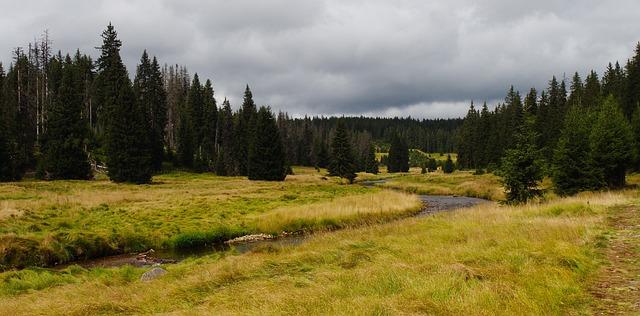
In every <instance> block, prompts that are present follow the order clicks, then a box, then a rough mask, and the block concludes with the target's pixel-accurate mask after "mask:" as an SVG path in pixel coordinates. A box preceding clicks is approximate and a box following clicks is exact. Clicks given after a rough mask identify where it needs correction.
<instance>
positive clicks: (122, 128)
mask: <svg viewBox="0 0 640 316" xmlns="http://www.w3.org/2000/svg"><path fill="white" fill-rule="evenodd" d="M102 39H103V44H102V46H101V50H102V53H101V55H100V59H98V68H99V71H100V72H99V75H98V76H99V78H100V80H98V90H99V91H100V94H101V106H102V108H103V110H104V114H105V117H104V118H103V123H104V124H105V129H106V137H105V138H106V153H107V167H108V170H109V171H108V173H109V178H110V179H111V180H112V181H114V182H132V183H148V182H150V181H151V173H152V170H153V156H152V152H151V142H150V140H149V130H150V127H149V121H150V119H149V117H148V112H147V111H146V110H145V109H144V108H142V107H141V106H139V104H138V102H136V100H135V95H134V93H133V88H132V85H131V80H129V76H128V74H127V69H126V68H125V66H124V64H123V63H122V59H121V58H120V46H121V45H122V43H121V42H120V40H118V37H117V33H116V31H115V29H114V28H113V26H112V25H111V24H109V25H108V26H107V29H106V30H105V31H104V32H103V33H102Z"/></svg>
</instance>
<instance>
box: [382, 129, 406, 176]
mask: <svg viewBox="0 0 640 316" xmlns="http://www.w3.org/2000/svg"><path fill="white" fill-rule="evenodd" d="M387 171H388V172H408V171H409V148H408V147H407V142H406V141H405V140H404V138H402V137H400V136H399V135H395V136H394V137H393V138H392V139H391V147H390V148H389V158H388V160H387Z"/></svg>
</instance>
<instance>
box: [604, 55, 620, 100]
mask: <svg viewBox="0 0 640 316" xmlns="http://www.w3.org/2000/svg"><path fill="white" fill-rule="evenodd" d="M625 90H626V78H625V74H624V71H623V70H622V68H621V67H620V64H619V63H618V62H616V65H615V67H614V66H612V65H611V63H609V66H607V70H606V71H605V73H604V76H603V77H602V97H603V98H606V97H608V96H609V95H613V97H614V98H615V100H616V102H617V103H618V104H624V103H625Z"/></svg>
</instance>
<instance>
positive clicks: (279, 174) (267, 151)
mask: <svg viewBox="0 0 640 316" xmlns="http://www.w3.org/2000/svg"><path fill="white" fill-rule="evenodd" d="M255 128H256V130H258V131H260V133H253V136H254V138H253V139H252V140H250V144H251V145H250V148H249V159H248V162H249V165H248V170H247V171H248V177H249V180H267V181H283V180H284V179H285V177H286V176H287V170H286V168H285V157H284V150H283V146H282V139H281V138H280V132H279V130H278V125H277V124H276V119H275V117H274V115H273V113H271V109H270V108H268V107H264V106H263V107H260V110H259V111H258V113H257V116H256V119H255Z"/></svg>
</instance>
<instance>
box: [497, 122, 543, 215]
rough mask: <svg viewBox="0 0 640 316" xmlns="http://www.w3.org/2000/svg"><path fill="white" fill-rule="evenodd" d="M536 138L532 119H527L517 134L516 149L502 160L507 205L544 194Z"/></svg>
mask: <svg viewBox="0 0 640 316" xmlns="http://www.w3.org/2000/svg"><path fill="white" fill-rule="evenodd" d="M536 137H537V136H536V133H535V131H534V129H533V121H532V119H531V118H526V120H525V123H524V124H523V125H522V126H521V127H520V128H519V131H518V132H517V134H516V138H515V139H516V143H515V147H514V148H512V149H509V150H507V151H506V153H505V155H504V157H503V158H502V166H501V170H500V175H501V176H502V184H503V186H504V187H505V190H506V192H507V201H506V202H507V203H510V204H519V203H526V202H527V201H528V200H530V199H532V198H534V197H536V196H539V195H540V194H542V191H541V190H540V189H539V182H540V181H542V176H543V174H542V162H541V159H540V152H539V150H538V149H537V148H536Z"/></svg>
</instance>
